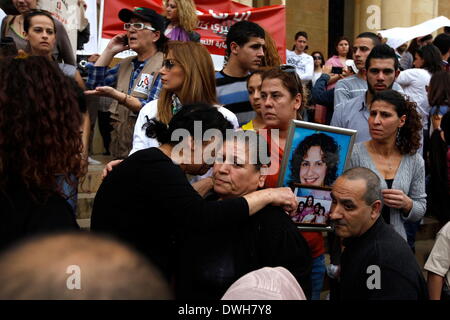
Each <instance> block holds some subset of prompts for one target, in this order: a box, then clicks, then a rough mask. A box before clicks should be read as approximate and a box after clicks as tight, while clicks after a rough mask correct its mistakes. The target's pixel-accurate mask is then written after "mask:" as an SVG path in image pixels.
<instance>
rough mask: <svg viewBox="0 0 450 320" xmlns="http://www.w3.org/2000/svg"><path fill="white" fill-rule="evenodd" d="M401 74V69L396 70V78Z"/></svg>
mask: <svg viewBox="0 0 450 320" xmlns="http://www.w3.org/2000/svg"><path fill="white" fill-rule="evenodd" d="M399 75H400V70H396V71H395V79H397V77H398V76H399Z"/></svg>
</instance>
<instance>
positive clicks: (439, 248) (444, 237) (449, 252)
mask: <svg viewBox="0 0 450 320" xmlns="http://www.w3.org/2000/svg"><path fill="white" fill-rule="evenodd" d="M424 269H425V270H427V271H431V272H433V273H435V274H437V275H440V276H441V277H444V278H445V282H446V283H447V286H450V222H447V224H446V225H445V226H444V227H442V229H441V230H440V231H439V232H438V234H437V237H436V242H435V243H434V247H433V249H432V250H431V253H430V256H429V257H428V260H427V262H426V263H425V266H424Z"/></svg>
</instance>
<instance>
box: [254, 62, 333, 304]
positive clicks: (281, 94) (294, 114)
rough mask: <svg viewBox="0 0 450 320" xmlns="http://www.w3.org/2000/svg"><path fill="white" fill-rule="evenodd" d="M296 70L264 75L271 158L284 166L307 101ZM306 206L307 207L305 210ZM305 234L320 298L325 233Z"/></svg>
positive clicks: (274, 178)
mask: <svg viewBox="0 0 450 320" xmlns="http://www.w3.org/2000/svg"><path fill="white" fill-rule="evenodd" d="M295 70H296V69H295V67H293V66H288V65H282V66H280V67H277V68H272V69H269V70H268V71H266V72H264V73H263V75H262V84H261V99H262V105H261V114H262V117H263V119H264V123H265V124H266V129H269V130H268V132H267V142H268V144H269V145H270V146H271V148H270V150H277V151H278V152H275V153H274V152H272V153H271V161H272V163H278V164H279V167H280V168H281V160H282V159H283V153H284V149H285V146H286V140H287V137H288V132H289V126H290V124H291V121H292V120H299V119H301V116H300V114H301V111H302V106H303V101H304V100H303V99H304V95H303V86H302V83H301V80H300V78H299V77H298V75H297V73H296V71H295ZM273 130H277V131H278V138H279V139H278V140H276V139H274V132H272V131H273ZM262 134H264V131H262ZM279 173H280V172H279V170H278V172H277V173H276V174H273V175H268V176H267V178H266V183H265V187H275V186H277V182H278V175H279ZM313 201H314V200H313ZM307 206H308V205H307ZM305 210H306V208H305ZM305 210H303V214H304V213H305ZM313 210H314V209H313ZM302 235H303V237H304V238H305V239H306V241H307V242H308V245H309V247H310V249H311V253H312V257H313V266H312V271H311V281H312V295H311V296H312V299H313V300H319V299H320V292H321V290H322V286H323V279H324V275H325V257H324V253H325V247H324V242H323V236H322V233H321V232H302Z"/></svg>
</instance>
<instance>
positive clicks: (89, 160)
mask: <svg viewBox="0 0 450 320" xmlns="http://www.w3.org/2000/svg"><path fill="white" fill-rule="evenodd" d="M88 162H89V164H102V163H101V162H100V161H97V160H95V159H92V158H91V157H88Z"/></svg>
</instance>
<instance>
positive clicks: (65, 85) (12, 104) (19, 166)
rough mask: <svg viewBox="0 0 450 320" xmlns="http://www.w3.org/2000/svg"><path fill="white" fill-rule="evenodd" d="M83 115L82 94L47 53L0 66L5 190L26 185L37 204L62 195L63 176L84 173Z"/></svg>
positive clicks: (0, 187)
mask: <svg viewBox="0 0 450 320" xmlns="http://www.w3.org/2000/svg"><path fill="white" fill-rule="evenodd" d="M80 124H81V114H80V112H79V109H78V102H77V96H76V92H75V91H74V89H73V86H72V85H71V84H70V82H69V80H68V79H67V78H66V77H65V76H64V74H63V73H62V72H61V71H60V70H59V68H58V66H57V64H55V63H54V62H51V61H50V60H49V59H47V58H45V57H22V58H6V59H4V60H2V63H1V64H0V192H3V193H5V194H6V195H7V194H8V187H9V186H11V184H19V185H22V186H24V187H25V188H26V189H27V191H28V192H29V194H30V196H31V198H32V199H33V200H34V201H36V202H45V201H46V199H48V197H49V196H51V195H52V194H55V193H59V194H62V192H61V190H60V189H59V187H58V185H57V182H56V180H57V175H58V176H59V177H61V176H63V177H64V178H65V180H66V181H67V182H68V183H72V184H73V182H72V181H73V179H70V176H71V175H72V176H76V177H79V176H80V173H81V160H82V159H81V152H82V141H81V133H80Z"/></svg>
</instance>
